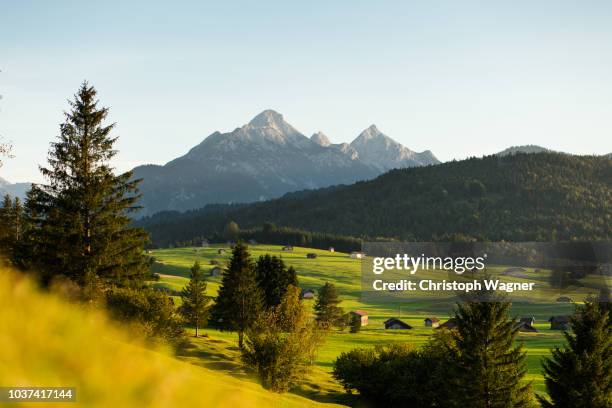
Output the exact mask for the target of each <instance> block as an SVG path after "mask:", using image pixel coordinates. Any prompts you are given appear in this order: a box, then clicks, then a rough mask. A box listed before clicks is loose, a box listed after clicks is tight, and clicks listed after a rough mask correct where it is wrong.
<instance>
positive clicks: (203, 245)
mask: <svg viewBox="0 0 612 408" xmlns="http://www.w3.org/2000/svg"><path fill="white" fill-rule="evenodd" d="M200 246H201V247H202V248H208V247H209V244H208V241H207V240H205V239H203V240H202V243H201V244H200Z"/></svg>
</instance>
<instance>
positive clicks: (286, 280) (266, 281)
mask: <svg viewBox="0 0 612 408" xmlns="http://www.w3.org/2000/svg"><path fill="white" fill-rule="evenodd" d="M255 272H256V275H257V282H258V284H259V287H260V288H261V289H262V291H263V295H264V303H265V306H266V308H271V307H274V306H276V305H278V304H279V303H280V301H281V299H282V297H283V295H284V294H285V292H286V291H287V287H288V286H289V285H293V286H298V281H297V274H296V273H295V269H293V267H289V268H287V267H286V266H285V263H284V262H283V260H282V258H279V257H277V256H270V255H268V254H266V255H263V256H260V257H259V259H258V260H257V264H256V265H255Z"/></svg>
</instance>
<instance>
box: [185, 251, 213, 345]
mask: <svg viewBox="0 0 612 408" xmlns="http://www.w3.org/2000/svg"><path fill="white" fill-rule="evenodd" d="M181 299H182V301H183V304H182V305H181V307H180V309H179V311H180V313H181V315H182V316H183V317H184V318H185V320H187V321H188V322H189V323H191V324H193V325H195V337H198V328H199V327H201V326H202V325H203V323H206V321H207V319H208V311H209V308H208V304H209V303H210V299H209V298H208V297H207V296H206V281H205V280H204V276H203V274H202V269H201V267H200V263H199V262H198V261H195V263H194V264H193V266H192V267H191V279H190V280H189V283H188V284H187V285H186V286H185V287H184V288H183V290H182V291H181Z"/></svg>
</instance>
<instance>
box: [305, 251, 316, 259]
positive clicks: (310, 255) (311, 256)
mask: <svg viewBox="0 0 612 408" xmlns="http://www.w3.org/2000/svg"><path fill="white" fill-rule="evenodd" d="M316 257H317V254H315V253H314V252H309V253H307V254H306V258H308V259H315V258H316Z"/></svg>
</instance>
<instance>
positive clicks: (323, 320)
mask: <svg viewBox="0 0 612 408" xmlns="http://www.w3.org/2000/svg"><path fill="white" fill-rule="evenodd" d="M340 302H341V300H340V298H339V296H338V290H337V289H336V286H335V285H334V284H333V283H331V282H326V283H325V285H323V286H322V287H321V288H320V289H319V292H318V296H317V300H316V302H315V305H314V309H315V313H316V316H317V321H318V322H319V325H320V326H321V327H323V328H329V327H331V326H333V325H335V324H337V323H338V322H339V321H340V319H342V315H343V314H344V312H343V311H342V308H341V307H338V304H340Z"/></svg>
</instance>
